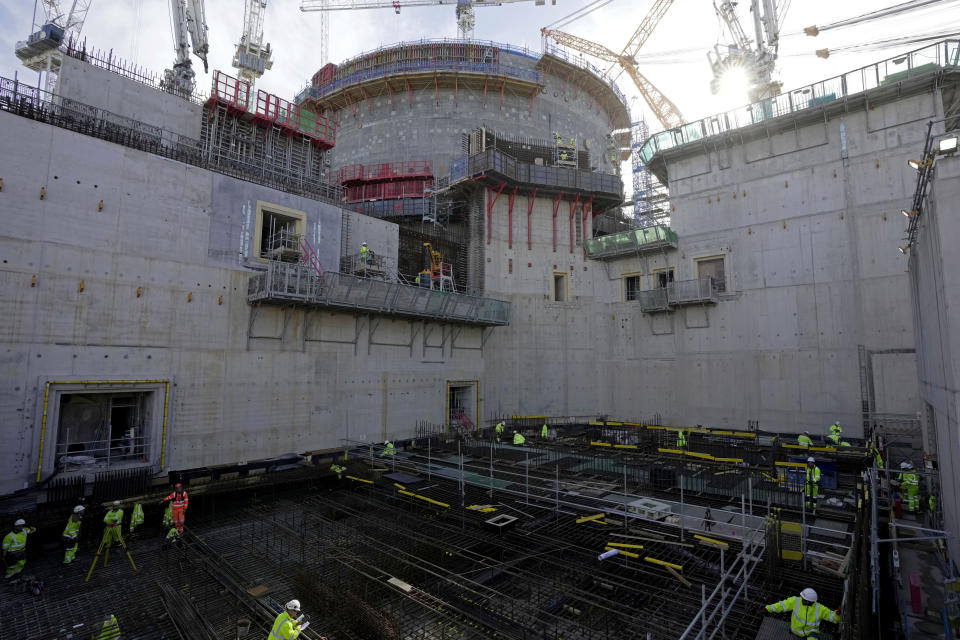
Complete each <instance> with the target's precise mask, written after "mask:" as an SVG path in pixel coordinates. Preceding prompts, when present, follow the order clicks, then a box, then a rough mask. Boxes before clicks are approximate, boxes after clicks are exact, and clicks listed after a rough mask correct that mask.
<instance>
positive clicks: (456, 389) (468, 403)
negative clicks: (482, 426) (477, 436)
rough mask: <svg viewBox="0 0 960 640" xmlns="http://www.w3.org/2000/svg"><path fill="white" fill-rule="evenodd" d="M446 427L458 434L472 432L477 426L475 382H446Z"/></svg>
mask: <svg viewBox="0 0 960 640" xmlns="http://www.w3.org/2000/svg"><path fill="white" fill-rule="evenodd" d="M447 425H448V426H449V427H450V428H451V430H454V431H458V432H466V431H472V430H475V429H476V426H477V381H476V380H453V381H448V382H447Z"/></svg>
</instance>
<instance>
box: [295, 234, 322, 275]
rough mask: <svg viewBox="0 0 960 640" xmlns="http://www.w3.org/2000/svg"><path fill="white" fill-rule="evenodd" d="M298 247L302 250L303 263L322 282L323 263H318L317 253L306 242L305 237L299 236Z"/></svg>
mask: <svg viewBox="0 0 960 640" xmlns="http://www.w3.org/2000/svg"><path fill="white" fill-rule="evenodd" d="M300 246H301V248H302V249H303V257H302V258H301V259H302V260H303V263H304V264H306V265H308V266H310V267H312V268H313V270H314V271H316V272H317V275H318V276H319V277H320V280H321V281H322V280H323V272H324V268H323V263H322V262H320V257H319V256H317V252H316V251H315V250H314V248H313V247H312V246H311V245H310V243H309V242H308V241H307V239H306V237H304V236H300Z"/></svg>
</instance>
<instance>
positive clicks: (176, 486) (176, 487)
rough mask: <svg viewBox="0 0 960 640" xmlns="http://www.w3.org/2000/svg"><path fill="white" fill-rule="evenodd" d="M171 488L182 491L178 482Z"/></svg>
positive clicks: (181, 485)
mask: <svg viewBox="0 0 960 640" xmlns="http://www.w3.org/2000/svg"><path fill="white" fill-rule="evenodd" d="M173 488H174V489H183V484H182V483H180V482H178V483H177V484H175V485H173Z"/></svg>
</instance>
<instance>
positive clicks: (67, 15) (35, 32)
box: [14, 0, 93, 93]
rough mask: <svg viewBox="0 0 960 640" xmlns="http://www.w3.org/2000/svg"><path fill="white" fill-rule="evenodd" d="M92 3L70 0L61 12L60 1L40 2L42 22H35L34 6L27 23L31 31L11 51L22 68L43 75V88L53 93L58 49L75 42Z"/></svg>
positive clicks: (60, 52)
mask: <svg viewBox="0 0 960 640" xmlns="http://www.w3.org/2000/svg"><path fill="white" fill-rule="evenodd" d="M92 1H93V0H72V2H71V3H70V9H69V11H67V10H64V8H63V5H62V4H61V2H60V0H41V2H40V5H41V6H42V7H43V13H44V22H43V24H42V25H40V24H38V23H37V15H36V5H34V16H33V22H32V24H31V29H32V32H31V34H30V36H29V37H28V38H27V39H26V40H22V41H20V42H18V43H17V44H16V47H15V49H14V52H15V53H16V55H17V57H18V58H20V60H21V61H22V62H23V64H24V66H26V67H27V68H28V69H31V70H33V71H39V72H40V73H41V74H43V73H46V74H47V79H46V84H45V85H44V88H45V89H46V90H47V91H48V92H50V93H53V92H54V91H55V90H56V86H57V78H58V76H59V74H60V65H61V63H62V61H63V52H62V51H61V50H60V46H61V45H62V44H63V43H65V42H66V43H69V42H70V41H71V40H77V39H78V37H79V35H80V31H81V30H82V29H83V22H84V20H86V19H87V11H89V10H90V4H91V2H92Z"/></svg>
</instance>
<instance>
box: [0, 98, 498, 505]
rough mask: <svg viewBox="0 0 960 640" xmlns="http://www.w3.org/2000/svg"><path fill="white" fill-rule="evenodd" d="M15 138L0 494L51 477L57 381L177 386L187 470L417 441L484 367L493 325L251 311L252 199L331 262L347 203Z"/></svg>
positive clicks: (136, 157) (96, 149)
mask: <svg viewBox="0 0 960 640" xmlns="http://www.w3.org/2000/svg"><path fill="white" fill-rule="evenodd" d="M0 131H2V132H3V136H4V139H5V140H6V141H7V142H8V143H9V144H10V146H11V148H14V149H17V153H16V154H6V155H3V156H0V175H2V176H3V178H4V185H3V190H2V192H0V217H2V218H3V221H4V224H3V225H2V227H0V260H2V263H0V305H2V306H3V308H4V309H5V313H3V314H0V354H2V362H3V366H2V374H0V377H2V384H0V424H2V425H3V428H2V430H0V492H8V491H12V490H15V489H19V488H22V487H24V486H26V485H27V483H29V482H31V481H32V479H33V478H34V476H35V474H36V470H37V463H38V452H39V449H40V438H41V425H42V424H43V421H42V414H43V402H44V397H45V389H46V385H47V382H49V381H61V382H63V381H66V382H69V381H89V380H103V381H117V380H170V382H171V385H170V399H169V415H168V424H167V442H166V468H168V469H177V468H188V467H194V466H201V465H206V464H216V463H224V462H234V461H239V460H245V459H257V458H263V457H269V456H273V455H277V454H280V453H283V452H287V451H305V450H311V449H319V448H329V447H337V446H339V445H340V443H341V438H344V437H347V436H349V437H351V438H358V439H373V440H381V439H383V438H385V437H387V436H389V437H391V438H395V437H400V436H404V435H411V434H412V433H413V431H414V425H415V423H416V421H417V420H431V421H433V422H442V421H443V420H444V416H445V411H446V383H447V381H448V380H477V379H480V378H481V372H482V367H481V364H480V363H481V351H480V349H479V348H480V336H481V331H480V330H479V329H471V328H465V329H463V330H462V331H460V332H458V333H456V335H455V334H454V331H453V330H452V329H451V328H450V327H447V326H443V325H425V324H424V323H421V322H410V321H406V320H391V319H380V320H378V319H377V318H372V319H371V318H368V317H365V316H363V317H355V316H352V315H347V314H338V313H330V312H319V311H314V312H309V311H304V310H302V309H297V310H291V309H280V308H274V307H269V306H262V307H256V308H251V306H250V305H249V304H248V303H247V300H246V295H247V281H248V278H249V277H250V274H251V273H253V271H252V270H251V269H249V268H246V267H245V266H244V264H246V261H245V260H242V259H241V251H240V247H241V246H242V244H241V243H242V239H241V236H242V235H243V234H244V233H245V231H244V224H245V221H246V220H247V214H248V213H249V211H250V208H251V206H253V204H254V203H256V202H258V201H265V202H272V203H276V204H282V205H284V206H289V207H291V208H297V209H301V210H304V211H306V212H307V222H308V227H309V230H310V231H309V233H310V234H311V238H315V240H316V242H317V246H318V248H319V251H320V254H321V257H322V259H323V260H330V263H331V264H336V257H337V256H338V255H339V246H340V220H339V213H340V212H339V210H338V209H337V208H335V207H330V206H329V205H326V204H321V203H317V202H314V201H312V200H307V199H302V198H299V197H295V196H289V195H287V194H283V193H279V192H276V191H274V190H272V189H267V188H264V187H259V186H257V185H254V184H252V183H247V182H243V181H238V180H234V179H232V178H226V177H224V176H221V175H218V174H213V173H210V172H207V171H203V170H199V169H197V168H195V167H191V166H187V165H183V164H180V163H177V162H173V161H170V160H167V159H164V158H160V157H155V156H150V155H147V154H144V153H142V152H139V151H133V150H130V149H127V148H124V147H121V146H118V145H113V144H110V143H106V142H102V141H99V140H95V139H93V138H89V137H85V136H82V135H79V134H76V133H73V132H69V131H65V130H61V129H56V128H53V127H50V126H48V125H43V124H38V123H35V122H32V121H29V120H26V119H23V118H19V117H17V116H14V115H10V114H8V113H0ZM52 149H55V150H57V152H56V153H51V150H52ZM41 187H45V196H44V199H43V200H41V199H40V188H41ZM101 199H102V200H103V203H104V206H103V211H98V202H99V201H100V200H101ZM364 222H365V224H367V225H369V227H370V228H369V231H370V232H371V235H372V236H373V237H382V238H386V239H388V240H389V239H390V238H395V237H396V227H395V225H391V224H389V223H385V222H381V221H377V220H373V219H368V220H365V221H364ZM394 241H395V240H394ZM480 393H481V402H482V393H483V387H482V384H481V386H480ZM49 422H50V424H48V425H47V429H48V430H47V432H46V434H45V436H44V437H45V441H46V442H47V444H48V445H50V443H53V442H56V435H57V434H56V433H54V432H53V431H54V430H55V425H56V423H57V421H56V420H55V419H51V420H50V421H49ZM52 451H53V449H52V447H51V446H47V448H46V449H45V455H44V464H43V469H44V475H46V473H47V472H48V471H49V470H51V469H52V468H53V466H54V459H53V456H52ZM158 455H159V451H157V452H156V453H155V455H154V458H153V460H152V461H153V462H154V463H157V462H158V458H157V457H156V456H158Z"/></svg>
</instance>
